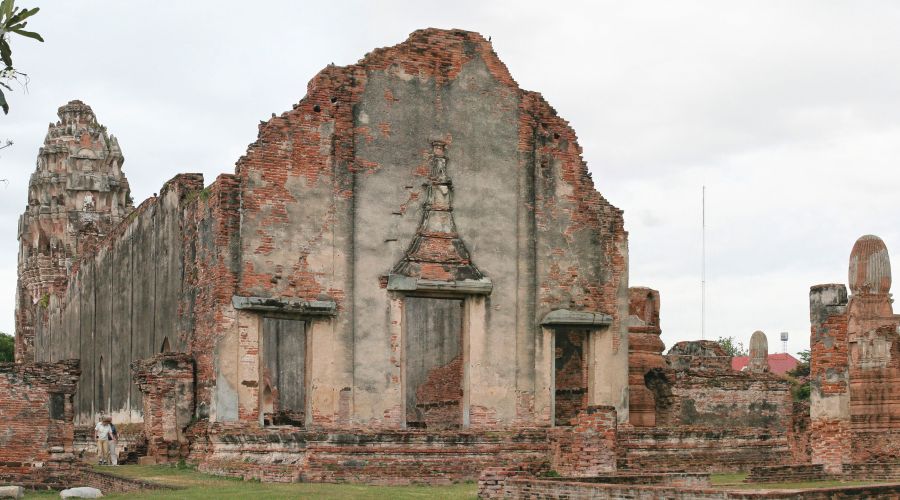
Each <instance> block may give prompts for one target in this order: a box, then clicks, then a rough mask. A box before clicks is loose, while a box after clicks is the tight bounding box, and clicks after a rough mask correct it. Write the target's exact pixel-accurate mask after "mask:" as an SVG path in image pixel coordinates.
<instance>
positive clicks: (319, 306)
mask: <svg viewBox="0 0 900 500" xmlns="http://www.w3.org/2000/svg"><path fill="white" fill-rule="evenodd" d="M231 305H233V306H234V308H235V309H241V310H247V311H262V312H279V313H287V314H300V315H310V316H334V315H335V314H337V304H335V302H334V301H333V300H285V299H276V298H269V297H243V296H241V295H233V296H232V297H231Z"/></svg>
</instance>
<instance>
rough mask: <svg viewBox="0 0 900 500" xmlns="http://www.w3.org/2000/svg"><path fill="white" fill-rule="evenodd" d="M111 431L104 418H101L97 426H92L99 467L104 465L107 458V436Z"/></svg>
mask: <svg viewBox="0 0 900 500" xmlns="http://www.w3.org/2000/svg"><path fill="white" fill-rule="evenodd" d="M110 431H112V429H111V428H110V426H109V423H107V421H106V417H101V418H100V421H99V422H97V425H95V426H94V438H95V439H97V457H98V458H99V459H100V462H99V465H105V464H106V463H107V461H106V460H107V459H108V458H109V434H110Z"/></svg>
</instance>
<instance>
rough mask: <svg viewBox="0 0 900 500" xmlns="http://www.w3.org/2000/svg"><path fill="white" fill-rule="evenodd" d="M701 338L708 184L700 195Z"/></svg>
mask: <svg viewBox="0 0 900 500" xmlns="http://www.w3.org/2000/svg"><path fill="white" fill-rule="evenodd" d="M700 205H701V207H700V223H701V231H700V253H701V257H700V340H706V185H704V186H703V189H702V191H701V197H700Z"/></svg>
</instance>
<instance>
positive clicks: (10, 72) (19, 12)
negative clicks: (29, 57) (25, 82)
mask: <svg viewBox="0 0 900 500" xmlns="http://www.w3.org/2000/svg"><path fill="white" fill-rule="evenodd" d="M39 10H41V9H40V8H39V7H35V8H33V9H28V8H21V9H20V8H19V7H16V6H15V0H3V1H2V2H0V61H2V62H3V66H4V67H3V69H2V70H0V87H3V88H5V89H6V90H9V91H12V87H11V86H10V85H9V82H11V81H16V80H18V79H19V78H20V77H25V76H26V75H25V73H22V72H20V71H17V70H16V68H15V67H14V66H13V60H12V48H11V47H10V45H9V41H10V37H11V36H12V35H13V34H16V35H19V36H24V37H26V38H31V39H33V40H37V41H39V42H43V41H44V39H43V38H41V35H39V34H37V33H35V32H33V31H27V30H26V29H25V27H26V26H28V22H27V21H26V19H28V18H29V17H31V16H33V15H35V14H37V13H38V11H39ZM0 108H3V114H7V113H9V104H8V103H7V102H6V96H5V95H4V94H3V90H2V89H0Z"/></svg>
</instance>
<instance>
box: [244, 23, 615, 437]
mask: <svg viewBox="0 0 900 500" xmlns="http://www.w3.org/2000/svg"><path fill="white" fill-rule="evenodd" d="M473 116H477V117H478V119H474V120H473V119H472V117H473ZM435 141H440V142H442V143H443V144H445V150H444V151H442V153H441V154H442V155H444V156H443V158H445V159H446V160H445V162H446V172H447V175H448V177H449V178H450V179H452V217H453V220H454V222H453V226H454V227H453V229H452V231H451V232H452V237H453V238H456V239H458V240H459V241H460V242H461V243H462V244H464V245H465V246H466V247H467V248H468V255H467V257H468V258H469V259H471V262H473V263H475V265H477V267H478V269H479V270H480V271H481V273H483V275H484V276H486V277H487V278H489V279H490V281H491V284H492V289H491V290H490V292H489V294H488V295H487V297H486V298H476V297H471V296H470V295H467V294H469V293H473V292H467V291H465V290H460V289H459V287H455V288H454V289H453V290H444V292H443V293H445V294H450V295H451V296H454V297H457V298H460V299H465V297H466V296H469V297H471V301H472V302H467V305H466V311H467V312H466V314H467V315H468V316H470V317H471V318H472V320H471V322H470V323H469V325H468V327H466V328H465V332H466V333H465V335H466V345H467V346H468V356H469V359H468V362H467V363H466V366H467V367H468V374H467V379H468V380H469V381H470V385H469V387H468V388H467V389H466V391H467V393H468V409H467V410H464V413H466V414H467V418H466V420H467V422H466V423H467V424H468V425H473V426H475V425H495V424H496V423H499V422H507V423H510V422H513V421H516V420H522V421H535V420H539V419H548V417H549V410H550V406H551V401H548V399H550V398H549V396H548V395H547V393H546V392H545V391H546V390H547V389H545V388H544V385H545V383H544V382H540V383H539V375H542V374H541V373H540V372H538V371H536V370H537V369H538V366H537V365H539V364H541V363H544V362H545V360H546V358H547V356H548V353H546V352H542V351H541V349H543V347H542V346H543V345H544V344H545V342H543V339H542V338H541V336H542V335H552V333H551V332H546V333H545V332H544V331H543V330H542V329H540V328H539V327H537V324H536V321H535V320H536V319H539V318H541V317H543V315H544V314H546V313H547V312H549V311H551V310H553V309H557V308H567V309H574V310H589V311H596V312H602V313H606V314H609V315H610V317H611V318H612V324H611V325H610V326H609V327H607V328H604V332H602V333H599V334H598V335H596V336H594V337H593V340H592V341H593V342H594V343H596V348H595V349H594V350H593V352H595V353H597V356H598V358H597V360H596V361H595V362H596V363H598V364H599V363H601V362H602V363H603V364H604V366H605V367H607V368H606V369H604V370H597V371H596V377H597V379H596V380H595V382H594V383H593V384H592V390H593V391H594V392H593V394H592V395H591V397H590V398H589V399H590V400H591V402H592V403H604V404H607V403H608V404H615V405H617V406H619V407H621V406H622V405H623V404H624V402H625V401H626V400H627V398H626V396H625V393H626V390H625V387H624V382H625V381H624V368H625V363H626V359H625V353H624V352H622V353H621V354H616V353H618V352H619V351H620V346H622V347H621V349H624V345H625V344H624V342H625V340H624V323H623V322H622V321H623V319H624V314H623V312H624V308H625V306H626V304H625V301H626V297H625V295H624V293H625V290H626V288H625V285H626V283H625V257H624V256H625V233H624V231H623V230H622V226H621V212H620V211H618V210H617V209H615V208H613V207H612V206H610V205H609V204H608V203H607V202H606V201H605V200H603V199H602V198H601V197H600V196H599V195H598V194H597V193H596V191H594V190H593V188H592V185H591V182H590V179H589V177H588V175H587V170H586V168H585V165H584V163H583V162H582V161H581V159H580V157H579V154H580V150H579V148H578V146H577V143H576V142H575V136H574V133H573V132H572V130H571V129H570V128H569V127H568V125H567V124H566V123H565V122H564V121H562V120H561V119H559V118H558V117H557V116H555V114H554V113H553V112H552V110H551V109H550V108H549V106H548V105H546V103H544V102H543V100H542V99H540V97H539V96H537V94H532V93H528V92H524V91H522V90H520V89H518V88H517V86H516V85H515V82H514V81H513V80H512V78H511V77H510V75H509V74H508V72H507V71H506V68H505V67H504V66H503V65H502V63H501V62H500V61H499V60H498V59H497V57H496V55H495V54H494V53H493V51H492V50H491V48H490V44H489V43H488V42H486V41H485V40H484V39H482V38H481V37H479V36H477V35H475V34H472V33H466V32H459V31H440V30H425V31H420V32H416V33H414V34H413V35H412V37H411V38H410V40H408V41H407V42H405V43H404V44H401V45H399V46H396V47H391V48H387V49H379V50H376V51H374V52H372V53H371V54H369V55H368V56H367V57H366V58H365V59H363V60H362V61H360V63H358V64H357V65H353V66H349V67H346V68H337V67H330V68H327V69H326V70H324V71H323V72H322V73H320V74H319V75H318V76H317V77H316V78H315V79H313V81H312V82H311V83H310V85H309V90H308V94H307V96H306V98H304V99H303V100H302V101H301V102H300V103H298V105H297V106H296V107H295V109H294V110H293V111H290V112H287V113H285V114H283V115H281V116H279V117H276V118H273V119H272V120H271V121H269V122H268V123H266V124H265V125H263V126H262V127H261V129H260V136H259V139H258V140H257V142H256V143H254V144H253V145H252V146H251V147H250V150H249V151H248V153H247V155H246V156H245V157H244V158H242V159H241V161H240V162H239V165H238V170H237V174H238V176H239V178H240V179H241V182H242V189H243V190H242V202H243V205H242V207H243V213H242V226H241V255H242V257H241V267H242V269H241V273H240V276H241V277H240V282H239V285H238V288H239V290H238V294H239V295H241V296H248V297H263V298H292V299H296V300H301V301H306V302H313V301H332V302H334V304H335V307H336V312H337V314H336V315H335V316H334V317H333V318H332V319H328V320H327V321H326V320H318V319H312V320H310V319H308V318H307V321H311V324H310V325H309V327H308V329H307V332H308V333H309V335H310V336H311V339H310V342H311V347H312V350H313V351H311V352H314V350H315V349H326V350H327V351H328V352H330V353H333V360H332V363H331V366H330V367H329V369H328V370H327V371H325V372H323V371H320V370H318V369H316V368H315V366H313V367H311V375H312V377H313V379H314V380H315V381H314V382H313V384H312V385H313V388H312V390H311V391H310V392H309V394H308V398H309V399H310V400H311V401H310V405H311V406H312V412H311V416H310V417H309V418H310V419H311V420H312V422H314V423H316V424H322V425H329V424H333V423H335V422H337V421H338V420H340V419H341V418H342V416H341V415H340V402H341V401H342V399H341V398H343V397H345V396H344V395H343V394H341V393H340V391H341V390H342V389H343V388H345V387H346V388H350V391H351V392H350V394H348V395H347V396H346V397H349V398H350V399H351V400H352V401H353V405H354V406H353V417H352V419H351V420H352V421H353V422H354V423H359V424H363V423H365V424H366V425H380V426H387V427H396V426H399V425H402V424H403V422H402V420H403V416H404V415H405V414H406V413H405V412H404V411H403V409H402V408H403V406H404V403H403V401H404V397H405V396H404V394H405V393H406V389H405V387H404V385H403V384H404V382H403V381H404V377H405V375H404V373H403V367H402V365H401V364H400V362H399V360H400V359H401V358H402V351H403V348H402V345H403V344H402V342H400V343H398V341H399V340H400V339H399V338H397V337H398V336H397V335H396V333H394V331H393V329H392V326H391V321H392V320H391V319H389V318H393V317H397V318H399V319H400V322H401V323H402V318H403V313H402V310H403V299H404V297H405V296H406V295H414V294H416V293H427V292H425V291H424V290H422V289H417V288H415V286H416V285H415V284H414V285H413V288H412V289H403V290H401V289H396V288H394V287H393V286H388V287H387V288H388V290H385V288H384V286H385V285H388V283H386V281H389V280H387V278H388V275H389V274H390V273H391V271H392V269H393V267H394V266H395V264H397V263H398V262H400V261H401V259H402V258H403V257H404V255H405V254H406V251H407V250H409V249H410V247H409V245H410V244H411V242H412V241H413V239H414V236H415V235H416V234H417V231H418V228H419V226H420V224H421V223H422V221H423V218H424V217H425V213H426V211H427V210H429V209H428V207H430V206H432V205H430V203H431V201H428V200H426V195H427V194H428V193H429V191H428V188H429V186H433V184H430V183H429V179H431V176H432V169H433V165H432V163H433V161H434V158H435V155H436V153H435V152H434V149H433V143H434V142H435ZM529 207H534V208H533V210H532V209H530V208H529ZM444 234H448V235H449V234H450V233H444ZM438 240H439V239H434V238H432V239H431V240H429V241H432V242H434V243H438V242H439V241H438ZM589 249H590V250H589ZM335 250H337V251H335ZM432 251H436V252H438V254H437V255H438V256H440V255H445V254H441V253H440V252H441V251H440V250H439V249H438V248H437V247H435V248H434V249H432ZM454 255H456V254H454ZM576 270H577V271H576ZM429 276H431V277H432V278H434V277H439V275H429ZM438 281H440V280H438ZM379 283H381V284H382V286H381V287H379V286H378V285H379ZM417 290H418V292H417ZM430 293H434V292H430ZM477 293H483V292H482V291H478V292H477ZM488 311H489V313H488ZM400 326H401V327H400V330H402V329H403V328H402V325H400ZM254 335H256V336H257V338H258V332H253V333H250V338H253V337H254ZM509 346H518V347H516V348H515V349H518V352H516V353H514V352H510V351H509V349H507V347H509ZM247 348H248V349H249V348H251V347H250V346H249V345H248V347H247ZM489 353H490V354H489ZM498 353H503V354H500V355H498ZM310 355H311V356H313V357H315V354H310ZM513 360H519V361H518V364H517V362H515V361H513ZM313 363H314V362H313ZM385 373H387V374H388V376H385ZM248 375H252V374H248ZM617 377H618V378H617ZM239 378H240V377H239ZM244 381H245V380H240V381H236V382H237V383H238V384H242V383H243V382H244ZM247 381H248V382H250V381H249V380H247ZM536 392H540V393H541V394H539V395H538V394H536ZM248 396H249V394H248ZM622 410H623V411H622V412H621V415H620V417H622V416H624V415H626V414H627V409H624V408H623V409H622ZM246 416H247V418H248V419H253V418H254V415H253V409H252V408H250V407H247V408H246ZM544 421H545V422H547V420H544ZM548 423H549V422H548Z"/></svg>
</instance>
